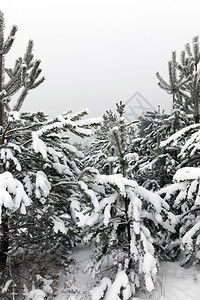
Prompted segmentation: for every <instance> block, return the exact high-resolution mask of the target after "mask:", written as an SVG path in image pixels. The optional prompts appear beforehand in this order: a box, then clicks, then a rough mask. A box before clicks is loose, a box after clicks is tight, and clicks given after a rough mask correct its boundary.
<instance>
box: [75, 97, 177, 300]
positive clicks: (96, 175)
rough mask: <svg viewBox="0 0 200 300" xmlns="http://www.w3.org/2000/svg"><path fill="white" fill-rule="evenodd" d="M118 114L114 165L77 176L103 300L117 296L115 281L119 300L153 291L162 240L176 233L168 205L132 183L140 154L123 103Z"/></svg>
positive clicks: (112, 138) (82, 220) (82, 221)
mask: <svg viewBox="0 0 200 300" xmlns="http://www.w3.org/2000/svg"><path fill="white" fill-rule="evenodd" d="M117 112H118V114H119V117H118V118H117V119H116V122H115V124H113V125H114V127H113V128H110V135H109V136H108V144H109V147H112V149H113V153H111V154H112V156H110V157H108V158H110V160H109V161H110V162H112V163H113V166H114V167H113V168H110V169H109V171H110V173H108V174H101V173H100V172H99V171H98V170H96V169H94V168H91V167H89V168H85V169H84V170H83V171H82V173H81V174H80V176H79V181H78V185H79V192H78V191H77V195H76V199H78V197H81V195H82V194H84V195H85V196H84V199H85V200H84V201H83V203H82V206H81V207H80V206H79V207H77V211H76V216H77V218H79V226H80V227H83V228H85V232H86V235H85V237H84V239H85V241H90V242H91V243H94V244H95V250H94V253H93V255H92V258H91V261H90V263H89V264H88V267H87V268H88V269H89V271H90V272H91V274H92V275H93V276H96V275H97V274H98V273H100V272H102V274H104V276H105V275H106V276H107V277H109V279H108V278H104V279H103V281H102V282H101V284H100V286H99V287H97V288H99V289H100V290H101V293H99V294H101V297H102V298H103V299H109V295H111V294H112V293H114V290H113V289H114V286H116V282H118V288H117V292H116V295H118V296H119V295H120V297H121V299H129V297H130V296H131V295H133V294H134V293H135V290H136V289H137V288H141V287H144V288H145V289H146V290H147V291H151V290H152V289H153V288H154V281H155V278H156V272H157V267H158V260H157V257H158V256H159V257H160V258H161V257H162V255H163V253H162V243H163V240H164V239H165V237H166V236H167V231H168V230H169V231H172V232H174V228H173V226H174V220H173V214H170V213H169V206H168V205H167V204H166V203H165V202H164V201H163V200H162V199H161V198H160V197H159V196H158V195H155V194H154V193H152V192H150V191H148V190H146V189H145V188H143V187H141V186H139V185H138V184H137V183H136V181H134V180H133V175H134V174H133V172H132V169H131V168H132V167H131V163H133V164H134V163H135V158H136V153H134V152H131V151H132V149H133V147H132V145H131V144H130V143H129V136H128V134H127V130H128V126H127V124H126V123H125V119H124V118H123V115H124V113H125V106H124V105H123V103H122V102H121V103H119V104H118V105H117ZM133 140H134V137H133ZM79 193H80V195H79ZM73 197H75V195H73ZM76 199H75V200H74V201H76ZM147 261H149V264H148V266H147ZM106 262H107V263H106ZM122 277H123V279H124V280H122V281H121V280H120V278H122ZM112 281H113V282H112ZM124 282H126V288H125V285H124V284H125V283H124Z"/></svg>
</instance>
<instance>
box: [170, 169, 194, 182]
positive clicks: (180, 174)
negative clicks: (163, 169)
mask: <svg viewBox="0 0 200 300" xmlns="http://www.w3.org/2000/svg"><path fill="white" fill-rule="evenodd" d="M199 178H200V168H195V167H185V168H181V169H179V170H177V171H176V174H175V175H174V181H178V182H180V181H185V180H195V179H199Z"/></svg>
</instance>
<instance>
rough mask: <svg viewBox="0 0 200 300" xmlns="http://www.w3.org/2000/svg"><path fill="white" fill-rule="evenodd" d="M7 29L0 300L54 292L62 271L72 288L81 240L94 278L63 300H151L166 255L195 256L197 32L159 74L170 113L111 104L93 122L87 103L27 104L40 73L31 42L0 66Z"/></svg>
mask: <svg viewBox="0 0 200 300" xmlns="http://www.w3.org/2000/svg"><path fill="white" fill-rule="evenodd" d="M4 28H5V20H4V15H3V13H2V12H1V13H0V295H1V296H0V298H1V299H3V300H4V299H21V300H22V299H33V300H37V299H38V300H42V299H54V298H55V297H56V296H58V289H57V286H58V283H59V280H60V276H61V274H64V273H66V272H68V273H67V274H68V281H69V282H66V283H65V284H66V287H65V291H66V290H70V286H71V284H72V283H71V282H70V277H73V274H71V275H70V269H71V266H74V264H75V260H74V256H73V251H74V249H76V248H77V247H79V246H80V245H86V247H88V249H89V251H90V253H91V255H90V258H89V260H88V262H87V265H86V266H85V270H84V271H85V272H88V273H89V274H91V276H92V278H94V285H93V287H92V288H91V290H89V291H88V294H87V295H86V296H85V298H83V296H82V298H75V296H74V298H73V297H72V296H71V298H69V297H68V296H66V298H62V299H71V300H72V299H88V300H89V299H92V300H103V299H105V300H112V299H113V300H118V299H123V300H130V299H134V298H135V297H134V295H137V293H138V291H143V292H144V293H145V294H146V295H148V297H149V298H147V299H153V298H151V293H152V291H154V289H156V286H157V273H158V271H159V268H160V264H161V263H162V262H166V261H167V262H178V263H179V264H180V266H182V267H185V268H189V267H191V266H194V265H198V264H199V262H200V168H199V164H200V108H199V105H200V73H199V62H200V49H199V37H198V36H195V37H194V38H193V40H192V42H191V43H188V44H186V46H185V49H184V50H183V51H182V52H181V53H180V54H178V55H177V53H176V52H173V53H172V56H171V58H170V61H169V62H168V66H167V67H168V70H169V78H168V80H165V79H163V78H162V76H161V75H160V73H156V76H157V80H158V85H159V87H160V88H162V89H163V90H165V91H166V92H167V93H168V94H169V99H170V100H171V106H172V111H171V113H170V114H166V113H165V112H162V111H161V110H160V109H158V110H156V111H146V112H143V113H142V114H141V116H139V118H138V120H136V121H132V122H128V121H127V119H126V105H125V103H123V101H119V102H118V103H116V111H111V110H109V111H105V113H104V115H103V116H100V117H99V118H90V117H89V116H88V113H89V111H88V109H83V110H82V111H80V112H77V113H76V112H75V113H74V112H72V111H71V110H68V111H65V112H63V113H62V114H61V115H58V116H55V117H53V118H51V119H50V118H49V117H48V115H47V114H45V113H44V112H41V111H37V107H36V112H24V111H23V109H22V108H23V103H24V101H25V100H26V98H27V96H28V94H29V93H30V92H31V90H32V89H35V88H39V86H40V84H42V83H43V81H44V80H45V78H44V77H43V76H42V74H41V73H42V70H41V68H40V63H41V62H40V60H38V59H35V58H34V55H33V41H32V40H30V41H29V42H28V45H27V49H26V51H25V54H24V55H23V56H22V57H19V58H18V59H16V62H15V64H14V66H13V67H12V68H11V67H9V68H7V67H6V57H7V54H8V53H9V51H10V50H11V49H12V45H13V42H14V40H15V35H16V33H17V27H16V26H13V27H12V28H11V31H10V34H9V35H8V37H5V36H4ZM159 87H158V88H159ZM69 132H70V137H69ZM71 133H72V134H73V135H75V136H78V137H81V141H82V142H73V139H72V140H71ZM88 137H90V141H89V142H87V143H85V139H86V138H88ZM66 270H67V271H66ZM66 276H67V275H66ZM68 285H69V286H68ZM77 293H78V292H77ZM66 295H68V294H66ZM55 299H56V298H55ZM57 299H58V298H57ZM60 299H61V298H60ZM135 299H136V298H135ZM138 299H139V298H138Z"/></svg>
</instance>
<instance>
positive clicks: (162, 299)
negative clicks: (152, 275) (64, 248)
mask: <svg viewBox="0 0 200 300" xmlns="http://www.w3.org/2000/svg"><path fill="white" fill-rule="evenodd" d="M90 253H91V249H89V250H88V248H87V247H85V246H81V247H79V248H77V249H75V250H74V257H75V259H76V263H75V267H74V270H73V272H74V280H73V283H72V284H71V287H70V289H69V288H68V289H67V291H66V290H63V291H62V292H61V293H60V294H59V296H57V297H55V298H54V299H53V300H91V296H90V293H89V291H90V290H91V289H92V287H93V283H94V280H93V279H92V278H91V276H89V275H87V274H84V273H83V272H82V271H81V269H82V268H83V267H84V266H85V265H86V264H87V259H88V257H89V255H90ZM155 286H156V289H155V290H154V291H153V292H151V293H146V294H144V293H138V294H137V295H136V296H135V297H133V298H132V299H130V300H148V299H149V300H198V299H200V266H195V267H190V268H188V269H186V268H183V267H181V266H180V265H179V263H178V262H162V263H161V269H160V271H159V272H158V280H157V282H156V284H155Z"/></svg>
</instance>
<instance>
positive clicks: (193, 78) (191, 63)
mask: <svg viewBox="0 0 200 300" xmlns="http://www.w3.org/2000/svg"><path fill="white" fill-rule="evenodd" d="M199 61H200V52H199V37H198V36H195V37H194V38H193V41H192V50H191V47H190V44H189V43H187V44H186V46H185V51H182V52H181V56H180V62H177V60H176V52H173V53H172V59H171V61H170V62H169V64H168V66H169V83H167V82H166V81H165V80H164V79H163V78H162V77H161V76H160V74H159V73H158V72H157V73H156V76H157V78H158V80H159V83H158V85H159V86H160V87H161V88H162V89H164V90H165V91H166V92H167V93H169V94H172V97H173V109H175V108H180V109H181V110H184V111H185V112H186V113H187V114H192V115H193V119H194V122H195V123H199V120H200V113H199V102H200V93H199V90H200V83H199V76H200V75H199V71H198V64H199Z"/></svg>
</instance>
